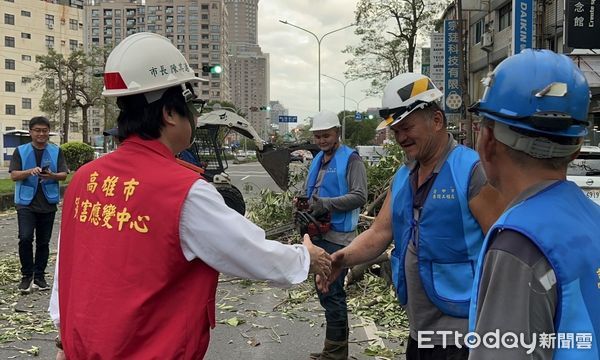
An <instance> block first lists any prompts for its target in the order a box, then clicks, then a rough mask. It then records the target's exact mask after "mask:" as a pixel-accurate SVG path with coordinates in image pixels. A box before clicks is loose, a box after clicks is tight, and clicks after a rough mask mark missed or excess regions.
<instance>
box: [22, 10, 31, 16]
mask: <svg viewBox="0 0 600 360" xmlns="http://www.w3.org/2000/svg"><path fill="white" fill-rule="evenodd" d="M21 16H25V17H31V12H29V11H26V10H21Z"/></svg>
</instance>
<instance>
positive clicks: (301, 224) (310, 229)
mask: <svg viewBox="0 0 600 360" xmlns="http://www.w3.org/2000/svg"><path fill="white" fill-rule="evenodd" d="M309 207H310V206H309V203H308V197H306V196H299V197H297V201H296V206H295V209H294V213H293V218H294V220H293V221H292V222H291V223H288V224H284V225H280V226H276V227H274V228H271V229H268V230H267V231H265V234H266V236H267V238H269V237H273V236H278V235H281V234H284V233H286V232H289V231H292V230H297V231H298V232H299V233H300V235H304V234H308V235H309V236H310V237H311V238H312V237H315V236H322V235H324V234H325V233H327V232H328V231H329V230H330V229H331V215H330V214H329V212H328V211H325V212H323V213H314V212H311V211H310V210H309Z"/></svg>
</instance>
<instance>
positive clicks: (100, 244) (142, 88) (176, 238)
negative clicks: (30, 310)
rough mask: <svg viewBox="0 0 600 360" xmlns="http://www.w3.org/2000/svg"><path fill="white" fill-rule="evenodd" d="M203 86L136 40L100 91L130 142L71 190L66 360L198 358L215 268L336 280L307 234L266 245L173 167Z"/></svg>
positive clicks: (274, 278) (62, 318)
mask: <svg viewBox="0 0 600 360" xmlns="http://www.w3.org/2000/svg"><path fill="white" fill-rule="evenodd" d="M198 81H201V79H199V78H197V77H196V76H195V74H194V71H193V70H192V69H191V68H190V67H189V65H188V63H187V61H186V60H185V58H184V56H183V55H182V54H181V53H180V52H179V51H178V50H177V48H176V47H175V46H173V44H172V43H171V42H170V41H169V40H168V39H167V38H165V37H162V36H160V35H156V34H152V33H137V34H134V35H131V36H129V37H127V38H126V39H124V40H123V41H122V42H120V43H119V45H117V46H116V47H115V48H114V49H113V50H112V52H111V53H110V55H109V57H108V59H107V62H106V67H105V73H104V84H105V88H104V91H103V95H104V96H107V97H117V104H118V106H119V109H120V113H119V117H118V120H117V122H118V127H119V135H122V137H123V139H124V140H123V142H122V143H121V145H120V146H119V147H118V148H117V149H116V150H115V151H114V152H112V153H110V154H107V155H105V156H103V157H101V158H99V159H97V160H95V161H93V162H90V163H88V164H86V165H84V166H83V167H81V168H80V169H79V170H78V171H77V173H76V174H75V176H74V177H73V179H72V181H71V183H70V184H69V188H68V190H67V193H66V194H65V200H64V206H63V212H62V222H61V235H60V242H59V256H58V260H57V274H58V276H55V284H54V288H53V290H54V291H53V294H52V299H51V304H50V313H51V316H52V318H53V320H54V321H55V323H56V324H57V325H59V327H60V339H59V340H60V341H59V342H58V343H57V345H59V346H61V347H62V348H64V352H61V351H59V353H58V356H59V357H65V356H66V357H67V358H69V359H92V358H97V359H100V358H102V359H202V358H203V357H204V354H205V353H206V350H207V347H208V343H209V332H210V328H211V327H214V325H215V292H216V287H217V278H218V276H219V272H225V273H228V274H231V275H233V276H239V277H243V278H252V279H264V280H268V281H270V282H272V283H273V284H274V285H276V286H284V287H285V286H291V285H292V284H297V283H300V282H302V281H304V280H305V279H306V278H307V276H308V272H309V271H312V272H317V273H319V274H322V275H323V276H327V275H328V273H329V262H330V261H329V255H328V254H327V253H326V252H325V251H323V250H322V249H320V248H318V247H316V246H313V245H312V243H311V242H310V239H309V238H308V236H305V240H304V245H294V246H292V245H283V244H281V243H278V242H275V241H269V240H266V239H265V234H264V231H263V230H262V229H260V228H259V227H257V226H255V225H254V224H252V223H251V222H250V221H248V220H247V219H246V218H244V217H243V216H241V215H239V214H238V213H237V212H235V211H234V210H231V209H230V208H228V207H227V206H226V205H225V203H224V201H223V198H222V197H221V196H220V195H219V193H218V192H217V191H216V190H215V188H214V187H213V186H212V185H211V184H209V183H207V182H206V181H204V180H203V179H201V178H199V174H198V173H196V172H194V171H191V170H189V169H187V168H186V167H183V166H181V165H179V164H178V163H177V161H176V158H175V154H177V153H179V152H180V151H182V150H184V149H186V148H187V147H188V146H189V145H190V141H191V135H192V129H194V128H195V122H196V118H197V116H198V115H199V114H198V109H197V108H196V106H195V105H197V103H200V102H201V101H199V100H198V99H197V98H196V95H195V91H196V89H195V86H194V84H195V83H197V82H198ZM57 279H58V281H57V282H56V280H57Z"/></svg>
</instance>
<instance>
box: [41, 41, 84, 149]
mask: <svg viewBox="0 0 600 360" xmlns="http://www.w3.org/2000/svg"><path fill="white" fill-rule="evenodd" d="M36 62H38V63H39V64H40V69H39V71H38V72H37V73H36V75H35V78H36V80H37V83H38V84H40V85H42V84H44V85H45V86H46V84H47V79H53V82H54V84H55V86H56V84H57V85H58V101H59V102H60V104H61V107H63V108H64V113H63V115H64V117H63V119H61V120H62V121H61V122H62V129H61V132H62V137H61V143H65V142H66V141H67V139H68V138H69V128H70V126H71V110H72V108H73V107H74V106H76V98H77V89H78V86H79V84H80V82H81V79H82V78H83V77H84V76H85V71H86V69H87V64H86V61H85V53H84V52H83V51H81V50H75V51H72V52H71V53H70V54H69V56H68V57H65V56H64V55H63V54H60V53H57V52H56V51H55V50H54V49H52V48H50V49H48V54H46V55H38V56H36ZM51 93H52V91H50V92H49V94H47V96H50V94H51ZM41 110H42V111H44V109H41Z"/></svg>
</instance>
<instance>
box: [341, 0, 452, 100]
mask: <svg viewBox="0 0 600 360" xmlns="http://www.w3.org/2000/svg"><path fill="white" fill-rule="evenodd" d="M445 2H447V0H359V1H358V3H357V5H356V11H355V14H356V21H357V24H358V25H357V28H356V30H355V34H356V35H358V36H359V37H360V39H361V40H360V43H359V44H358V45H356V46H348V47H346V49H345V50H344V52H346V53H349V54H351V55H353V58H352V59H350V60H349V61H347V62H346V64H347V65H348V70H347V71H346V76H347V77H349V78H367V79H370V80H371V89H370V90H369V92H368V93H370V94H375V93H379V92H380V91H381V89H382V88H383V87H384V86H385V84H386V83H387V82H388V81H389V80H390V79H392V78H393V77H394V76H396V75H398V74H400V73H402V72H406V71H410V72H412V71H413V70H414V60H415V54H416V52H417V45H418V44H419V42H418V40H419V39H418V37H419V36H425V35H428V34H429V33H430V32H431V30H432V29H433V26H434V23H435V19H436V16H437V14H438V13H439V12H440V11H441V10H442V8H443V5H444V3H445Z"/></svg>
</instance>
